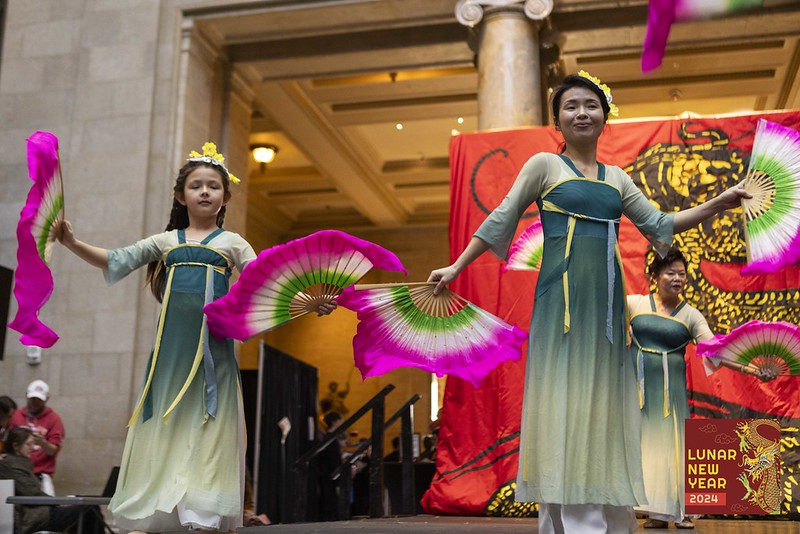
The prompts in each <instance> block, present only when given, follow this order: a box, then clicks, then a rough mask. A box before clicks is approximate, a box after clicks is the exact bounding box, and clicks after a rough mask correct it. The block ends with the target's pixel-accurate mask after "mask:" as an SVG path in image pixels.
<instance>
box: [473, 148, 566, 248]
mask: <svg viewBox="0 0 800 534" xmlns="http://www.w3.org/2000/svg"><path fill="white" fill-rule="evenodd" d="M548 156H552V154H546V153H539V154H536V155H535V156H533V157H532V158H531V159H529V160H528V162H527V163H525V165H524V166H523V167H522V170H521V171H520V172H519V174H518V175H517V178H516V180H515V181H514V185H513V186H511V189H510V190H509V192H508V194H507V195H506V197H505V198H504V199H503V202H501V203H500V205H499V206H497V208H495V209H494V211H492V213H490V214H489V216H488V217H487V218H486V220H485V221H484V222H483V224H481V225H480V227H479V228H478V230H477V231H476V232H475V234H473V235H474V237H478V238H480V239H482V240H483V241H485V242H486V243H488V244H489V247H490V250H491V251H492V253H493V254H494V255H495V256H497V257H498V258H501V259H506V258H507V257H508V249H509V247H510V246H511V241H512V240H513V239H514V234H515V233H516V231H517V225H518V224H519V220H520V218H521V217H522V214H523V213H525V210H526V209H528V206H530V205H531V204H532V203H533V202H534V201H535V200H536V199H537V198H539V196H541V194H542V191H543V189H544V184H545V181H546V179H547V176H548V175H549V174H550V168H549V158H548Z"/></svg>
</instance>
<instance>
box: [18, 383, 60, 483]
mask: <svg viewBox="0 0 800 534" xmlns="http://www.w3.org/2000/svg"><path fill="white" fill-rule="evenodd" d="M27 397H28V401H27V405H26V406H25V407H24V408H20V409H19V410H17V411H15V412H14V415H12V416H11V423H10V424H9V427H10V428H14V427H18V426H24V427H28V428H30V429H31V430H33V439H34V450H33V451H32V452H31V461H32V462H33V472H34V474H35V475H36V476H38V477H39V478H40V479H41V481H42V490H43V491H44V492H45V493H47V494H48V495H55V488H54V487H53V473H55V471H56V455H57V454H58V451H59V450H61V442H62V441H63V440H64V423H63V422H62V421H61V417H60V416H59V415H58V414H57V413H56V412H55V411H54V410H53V409H52V408H50V407H49V406H47V400H48V399H49V398H50V386H48V385H47V383H46V382H45V381H44V380H34V381H33V382H31V383H30V384H29V385H28V395H27Z"/></svg>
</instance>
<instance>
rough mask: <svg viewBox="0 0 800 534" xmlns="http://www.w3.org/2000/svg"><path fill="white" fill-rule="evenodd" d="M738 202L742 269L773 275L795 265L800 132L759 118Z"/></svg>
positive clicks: (799, 237)
mask: <svg viewBox="0 0 800 534" xmlns="http://www.w3.org/2000/svg"><path fill="white" fill-rule="evenodd" d="M744 187H745V189H746V190H747V191H748V192H749V193H750V194H751V195H753V198H749V199H742V211H743V212H744V218H745V220H744V230H745V242H746V250H747V263H748V265H747V266H746V267H745V268H744V269H742V273H743V274H763V273H773V272H776V271H778V270H780V269H781V268H783V267H786V266H789V265H794V264H795V263H797V262H798V261H800V133H799V132H797V131H796V130H793V129H792V128H787V127H786V126H781V125H780V124H776V123H774V122H769V121H766V120H764V119H759V121H758V125H757V126H756V134H755V139H754V140H753V150H752V152H751V153H750V166H749V168H748V171H747V176H746V177H745V182H744Z"/></svg>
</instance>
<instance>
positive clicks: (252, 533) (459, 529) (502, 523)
mask: <svg viewBox="0 0 800 534" xmlns="http://www.w3.org/2000/svg"><path fill="white" fill-rule="evenodd" d="M642 523H643V521H642V520H640V521H639V525H640V527H639V529H638V530H637V533H638V532H642V533H646V532H650V533H653V534H655V533H658V532H672V533H675V532H696V533H698V534H745V533H747V534H790V533H791V534H796V533H798V532H800V522H797V521H776V520H766V519H765V520H761V521H752V520H738V519H698V520H696V521H695V529H694V530H693V531H691V530H683V531H676V530H675V527H674V526H673V525H670V529H669V530H667V529H647V530H645V529H643V528H641V524H642ZM537 531H538V520H537V519H527V518H526V519H514V518H508V517H454V516H432V515H418V516H414V517H393V518H385V519H354V520H351V521H335V522H329V523H296V524H290V525H270V526H267V527H252V528H240V529H239V530H238V531H237V532H240V533H242V534H345V533H350V532H355V533H361V534H412V533H413V534H417V533H419V534H535V533H536V532H537Z"/></svg>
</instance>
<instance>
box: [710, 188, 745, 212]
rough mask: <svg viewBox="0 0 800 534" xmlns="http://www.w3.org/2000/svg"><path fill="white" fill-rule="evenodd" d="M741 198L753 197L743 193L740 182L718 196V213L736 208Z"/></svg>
mask: <svg viewBox="0 0 800 534" xmlns="http://www.w3.org/2000/svg"><path fill="white" fill-rule="evenodd" d="M743 198H753V195H751V194H750V193H748V192H747V191H745V189H744V182H743V181H742V182H739V183H738V184H736V185H735V186H733V187H731V188H730V189H728V190H727V191H725V192H724V193H722V194H721V195H719V196H718V197H717V198H716V200H717V202H719V207H720V211H723V210H729V209H733V208H738V207H739V206H740V205H741V204H742V199H743Z"/></svg>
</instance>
